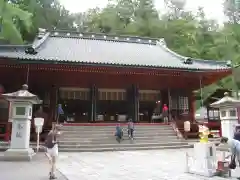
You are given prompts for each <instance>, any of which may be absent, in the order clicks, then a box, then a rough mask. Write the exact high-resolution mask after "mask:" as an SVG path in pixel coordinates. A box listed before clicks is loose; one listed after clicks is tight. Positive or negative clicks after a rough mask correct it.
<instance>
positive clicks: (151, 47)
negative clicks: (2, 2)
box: [0, 32, 229, 70]
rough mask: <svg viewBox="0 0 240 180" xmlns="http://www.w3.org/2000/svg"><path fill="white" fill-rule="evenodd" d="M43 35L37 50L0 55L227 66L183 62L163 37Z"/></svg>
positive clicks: (85, 61)
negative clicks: (169, 47)
mask: <svg viewBox="0 0 240 180" xmlns="http://www.w3.org/2000/svg"><path fill="white" fill-rule="evenodd" d="M43 38H44V40H43V39H40V40H39V39H38V40H36V41H35V43H34V44H37V46H35V47H36V51H37V52H38V53H37V54H35V55H31V54H26V53H25V51H24V50H23V48H21V49H16V47H15V48H1V47H0V57H6V58H17V59H28V60H46V61H47V60H53V61H60V62H63V61H64V62H69V63H71V62H75V63H79V64H102V65H121V66H122V65H127V66H140V67H155V68H158V67H165V68H181V69H193V70H220V69H228V68H229V67H228V66H227V64H226V62H223V61H211V60H194V59H193V63H192V64H185V63H183V61H184V60H185V59H186V58H187V57H184V56H181V55H179V54H176V53H174V52H173V51H171V50H170V49H168V48H167V47H166V45H165V44H164V41H162V40H157V39H151V38H141V37H128V36H116V35H114V36H111V35H103V34H93V33H85V34H84V33H70V32H67V33H64V32H52V33H48V34H47V35H46V37H43ZM39 41H41V42H40V43H39ZM34 44H33V47H34Z"/></svg>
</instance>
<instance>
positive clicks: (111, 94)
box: [0, 30, 231, 125]
mask: <svg viewBox="0 0 240 180" xmlns="http://www.w3.org/2000/svg"><path fill="white" fill-rule="evenodd" d="M229 74H231V67H230V66H228V63H227V62H225V61H216V60H203V59H194V58H191V57H185V56H181V55H179V54H177V53H176V52H173V51H172V50H170V49H169V48H168V47H167V45H166V43H165V41H164V40H163V39H153V38H147V37H132V36H120V35H106V34H96V33H79V32H65V31H56V30H55V31H51V32H50V31H45V30H41V31H40V32H39V34H38V36H37V37H36V39H35V41H34V42H33V43H32V44H29V45H0V84H1V85H2V90H3V92H4V93H10V92H14V91H17V90H19V88H21V86H22V84H28V86H29V91H30V92H32V93H34V94H37V95H38V96H39V97H40V99H42V100H43V110H44V112H45V113H46V115H47V116H46V117H47V118H46V120H45V123H46V124H45V125H49V124H51V123H52V121H55V120H56V118H57V106H58V104H61V105H62V107H63V111H64V115H65V116H66V120H65V121H67V122H71V123H90V122H96V123H97V122H106V123H108V122H121V121H126V119H127V118H128V117H131V118H132V119H134V120H135V121H136V122H139V123H141V122H150V121H151V117H152V116H153V115H154V113H157V112H158V110H159V111H161V106H162V104H167V105H168V107H169V112H170V115H171V118H174V119H178V120H184V119H188V120H191V121H194V114H195V113H194V112H195V110H194V101H195V98H194V94H193V91H194V90H197V89H200V88H202V87H204V86H206V85H209V84H212V83H213V82H215V81H217V80H219V79H221V78H223V77H225V76H227V75H229ZM8 108H9V106H8V105H6V102H5V101H4V100H1V102H0V122H3V123H4V122H7V121H8ZM37 108H38V107H36V108H35V111H36V110H37Z"/></svg>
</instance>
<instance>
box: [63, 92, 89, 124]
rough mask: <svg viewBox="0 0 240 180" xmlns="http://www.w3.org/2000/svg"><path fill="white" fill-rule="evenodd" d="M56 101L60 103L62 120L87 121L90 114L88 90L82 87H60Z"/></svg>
mask: <svg viewBox="0 0 240 180" xmlns="http://www.w3.org/2000/svg"><path fill="white" fill-rule="evenodd" d="M59 93H60V97H59V101H58V103H60V104H62V108H63V111H64V119H60V121H64V122H69V123H71V122H75V123H80V122H88V121H89V120H90V115H91V101H90V90H89V89H87V88H86V89H84V88H60V89H59Z"/></svg>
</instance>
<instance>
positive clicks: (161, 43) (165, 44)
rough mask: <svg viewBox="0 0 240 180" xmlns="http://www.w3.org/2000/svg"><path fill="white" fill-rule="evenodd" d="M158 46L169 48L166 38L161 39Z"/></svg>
mask: <svg viewBox="0 0 240 180" xmlns="http://www.w3.org/2000/svg"><path fill="white" fill-rule="evenodd" d="M157 45H161V46H164V47H167V43H166V41H165V39H164V38H161V39H159V40H158V41H157Z"/></svg>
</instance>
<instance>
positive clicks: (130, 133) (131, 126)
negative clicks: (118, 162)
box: [128, 118, 134, 140]
mask: <svg viewBox="0 0 240 180" xmlns="http://www.w3.org/2000/svg"><path fill="white" fill-rule="evenodd" d="M133 132H134V123H133V121H132V119H131V118H130V119H129V120H128V137H129V138H130V139H131V140H133Z"/></svg>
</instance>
